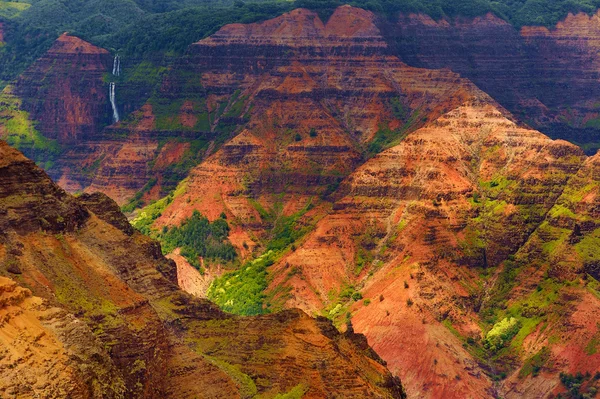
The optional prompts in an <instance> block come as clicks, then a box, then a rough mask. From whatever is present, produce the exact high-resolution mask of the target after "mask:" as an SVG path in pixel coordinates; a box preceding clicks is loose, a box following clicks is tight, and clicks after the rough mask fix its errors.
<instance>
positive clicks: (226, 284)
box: [208, 251, 277, 316]
mask: <svg viewBox="0 0 600 399" xmlns="http://www.w3.org/2000/svg"><path fill="white" fill-rule="evenodd" d="M276 256H277V254H276V253H275V252H274V251H267V252H266V253H265V254H263V255H262V256H260V257H258V258H256V259H255V260H253V261H250V262H247V263H245V264H243V265H242V266H241V267H240V268H239V269H238V270H236V271H233V272H230V273H226V274H224V275H223V276H221V277H219V278H218V279H216V280H215V281H213V283H212V284H211V286H210V288H209V289H208V298H209V299H210V300H211V301H213V302H215V303H216V304H217V305H219V306H220V307H221V309H223V310H224V311H226V312H230V313H234V314H239V315H246V316H250V315H258V314H262V313H265V312H268V307H267V306H266V303H265V299H266V295H265V293H264V291H265V289H266V288H267V285H268V284H267V268H268V267H269V266H271V265H272V264H274V263H275V259H276Z"/></svg>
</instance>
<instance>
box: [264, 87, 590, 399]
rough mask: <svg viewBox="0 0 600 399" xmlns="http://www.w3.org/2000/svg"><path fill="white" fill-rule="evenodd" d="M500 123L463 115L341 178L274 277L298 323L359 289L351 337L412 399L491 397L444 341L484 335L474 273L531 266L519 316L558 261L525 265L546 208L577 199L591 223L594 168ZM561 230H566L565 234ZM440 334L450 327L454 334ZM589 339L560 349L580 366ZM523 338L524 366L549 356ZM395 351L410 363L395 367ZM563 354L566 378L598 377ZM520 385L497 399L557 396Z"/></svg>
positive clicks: (475, 106)
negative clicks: (331, 199) (327, 207)
mask: <svg viewBox="0 0 600 399" xmlns="http://www.w3.org/2000/svg"><path fill="white" fill-rule="evenodd" d="M510 118H511V117H510V116H509V115H508V114H507V113H506V112H505V111H503V110H501V109H500V108H498V106H497V105H496V104H495V103H493V102H490V101H488V100H485V99H483V100H475V101H468V102H466V103H464V104H463V105H462V106H460V107H458V108H456V109H455V110H453V111H451V112H449V113H447V114H445V115H443V116H442V117H440V118H439V119H437V120H435V121H433V122H431V123H430V124H428V125H427V126H426V127H424V128H422V129H419V130H417V131H415V132H413V133H411V134H409V135H408V137H407V138H406V139H405V140H404V141H403V142H402V143H401V144H400V145H398V146H396V147H393V148H391V149H389V150H387V151H385V152H383V153H381V154H379V155H377V156H376V157H374V158H373V159H371V160H370V161H368V162H367V163H366V164H364V165H363V166H361V167H359V168H358V169H357V170H356V171H355V172H354V173H352V174H351V175H350V176H349V177H348V178H347V179H346V180H345V181H344V182H343V183H342V185H341V187H340V194H343V198H341V199H340V200H338V201H337V202H336V203H335V204H334V207H333V212H331V213H330V214H328V215H327V216H326V217H325V218H323V219H322V220H321V221H320V222H319V223H318V224H317V226H316V228H315V231H314V232H313V233H312V234H310V235H309V236H308V237H307V238H306V239H305V241H304V243H303V245H302V246H301V247H299V248H298V249H297V250H296V251H294V252H292V253H290V254H289V255H288V256H286V257H284V258H283V259H282V260H281V261H280V262H279V263H278V264H277V265H275V266H274V267H273V268H272V270H271V272H272V273H273V279H272V281H271V289H272V290H276V291H277V292H286V290H282V289H281V287H282V286H283V287H289V288H290V290H289V294H287V295H286V296H284V297H283V298H282V299H284V300H285V301H286V306H290V307H300V308H302V309H305V310H307V311H309V312H320V311H321V309H324V308H326V309H332V308H333V306H335V304H336V303H344V301H343V300H342V301H341V302H338V301H340V299H338V298H337V297H336V293H340V292H341V291H342V289H343V288H344V287H347V286H354V287H360V288H361V290H360V291H361V293H362V296H363V297H364V298H368V299H369V300H370V301H371V303H370V304H368V305H365V304H363V303H362V302H356V303H354V304H353V305H352V304H351V303H350V305H348V306H350V307H349V310H350V311H351V312H352V314H353V315H352V322H353V325H354V328H355V330H356V331H360V332H362V333H364V334H365V335H366V336H367V338H368V339H369V342H370V343H371V345H373V347H374V349H375V350H376V351H377V352H378V353H379V354H380V355H381V356H382V357H383V358H384V359H385V360H386V361H387V362H388V365H389V366H390V368H391V370H392V371H394V372H398V373H399V375H400V376H401V377H402V378H403V381H404V382H405V384H406V386H407V392H408V393H409V395H411V394H412V395H414V396H419V397H432V398H435V397H457V398H458V397H466V396H477V397H487V396H490V395H493V393H492V392H493V388H492V383H491V381H490V380H488V377H487V375H486V374H487V373H486V371H485V370H484V369H483V368H482V367H484V365H483V363H482V362H481V360H477V359H476V358H474V357H473V356H472V355H471V354H470V353H469V352H467V351H465V350H464V348H463V342H462V341H460V340H458V339H457V338H456V336H455V335H456V334H460V335H461V336H462V337H471V338H472V339H475V340H476V339H479V337H480V336H481V335H482V334H484V331H481V329H480V327H479V325H480V324H481V320H480V317H481V312H480V310H481V309H482V307H483V308H485V307H486V306H488V301H490V302H491V300H486V299H485V297H482V295H490V294H489V293H490V292H493V286H492V287H486V284H488V282H486V280H485V279H483V278H482V277H481V276H480V275H478V272H477V270H484V269H487V268H495V267H497V266H501V265H503V264H504V263H503V262H505V260H506V259H509V258H511V257H513V255H512V254H517V255H516V259H517V261H518V262H523V265H530V264H531V263H530V262H532V259H536V262H537V263H535V265H536V266H526V267H528V271H526V272H523V274H522V275H519V277H517V278H516V281H517V284H516V286H515V290H514V291H513V292H512V293H511V295H510V298H511V299H509V306H511V305H510V304H514V303H521V302H519V301H523V300H524V299H523V298H528V297H530V295H532V292H534V291H535V290H534V289H535V287H536V286H537V285H538V284H542V282H543V281H544V280H543V272H544V271H547V270H548V267H551V269H550V270H551V271H550V273H552V267H554V266H551V265H553V264H554V262H556V261H557V258H556V257H554V258H553V256H557V255H552V256H549V257H548V258H545V257H544V256H542V255H540V253H539V252H535V251H540V249H539V248H540V247H539V246H540V245H541V244H540V240H545V241H546V242H547V240H548V238H544V237H543V238H542V239H537V241H536V237H538V235H540V234H543V231H544V225H545V223H547V222H544V219H545V218H546V217H547V216H546V215H547V214H548V212H549V214H550V215H553V213H554V212H558V211H557V210H555V209H556V207H557V205H556V204H561V203H562V202H564V201H566V199H565V195H566V194H565V191H564V190H565V187H571V185H576V186H577V187H585V190H586V192H585V195H583V194H581V198H582V202H579V203H575V204H571V205H569V206H570V207H572V209H574V210H575V209H578V212H579V213H578V215H579V217H582V218H583V219H584V220H590V219H593V218H597V215H596V216H594V215H589V216H585V215H586V210H585V206H586V205H584V204H589V205H587V206H591V209H593V211H592V212H597V207H598V202H597V199H596V198H597V197H596V190H597V186H595V185H594V184H595V183H593V181H594V179H595V178H592V177H591V176H590V175H589V173H590V171H589V168H590V167H592V165H595V164H596V162H595V159H596V158H597V157H595V158H591V159H589V160H587V161H585V156H584V155H583V153H582V151H581V150H580V149H579V148H578V147H576V146H574V145H572V144H569V143H567V142H564V141H552V140H550V139H549V138H547V137H546V136H544V135H542V134H541V133H539V132H536V131H534V130H531V129H528V128H525V127H520V126H518V125H517V124H515V123H514V122H513V121H512V120H511V119H510ZM584 161H585V162H584ZM578 180H579V181H581V182H580V183H577V181H578ZM583 182H585V183H583ZM590 184H592V186H590ZM498 187H500V188H498ZM567 190H575V189H571V188H567ZM567 192H568V191H567ZM578 195H579V194H578ZM577 198H579V196H578V197H577ZM586 199H587V200H586ZM589 201H592V202H589ZM594 201H595V202H594ZM592 204H593V205H592ZM559 206H562V205H559ZM579 207H582V208H579ZM587 212H589V211H587ZM524 215H527V216H526V217H524ZM550 223H556V222H552V221H551V222H550ZM570 223H571V229H573V228H574V227H573V225H574V224H575V223H576V222H575V221H571V222H570ZM589 223H591V222H588V227H587V233H581V234H582V237H581V238H580V239H581V240H582V242H585V240H586V239H590V238H589V237H588V235H589V234H595V233H593V232H594V229H595V228H597V225H594V224H593V223H591V225H590V224H589ZM594 226H596V227H594ZM574 229H575V231H580V229H579V230H577V229H578V228H574ZM540 230H541V231H540ZM532 234H533V235H532ZM546 234H547V233H546ZM532 237H533V238H532ZM584 237H588V238H584ZM576 246H577V245H576ZM563 251H564V249H562V250H561V251H560V253H562V252H563ZM570 251H571V253H570V254H569V253H568V252H567V253H566V254H565V255H563V258H564V259H565V261H567V260H568V261H570V264H569V265H564V266H563V268H561V269H560V270H562V273H567V272H568V271H569V270H570V271H571V273H572V272H573V271H576V270H578V269H579V268H581V267H582V265H584V264H585V262H586V260H585V255H577V250H573V249H571V250H570ZM581 251H582V250H581V249H579V252H581ZM525 253H529V255H525ZM582 256H584V257H583V258H582ZM588 256H589V255H588ZM511 259H512V258H511ZM526 259H527V260H526ZM551 259H552V260H551ZM590 267H591V266H590ZM290 270H295V272H294V273H290V272H289V271H290ZM594 270H595V269H594ZM558 272H559V271H555V273H558ZM478 287H479V288H478ZM567 291H569V292H570V291H573V292H572V293H571V294H568V293H567V292H565V293H564V294H562V295H565V297H569V298H571V299H570V301H571V304H570V305H569V308H571V306H578V307H582V309H586V310H585V312H587V313H586V314H595V312H597V308H598V306H600V303H599V302H598V300H597V298H596V299H592V298H591V297H589V296H588V295H586V294H585V290H583V291H582V290H581V289H573V290H567ZM486 293H487V294H486ZM569 295H574V296H569ZM332 298H334V299H333V301H332ZM510 301H512V302H510ZM576 304H577V305H576ZM332 312H335V309H333V310H332ZM549 312H550V313H549V314H551V312H558V313H557V314H556V315H555V316H554V317H550V316H549V322H548V323H549V325H552V326H553V328H556V329H559V330H562V329H564V328H566V327H565V326H566V325H569V323H581V321H579V322H575V321H574V320H575V319H576V318H579V317H581V314H579V315H577V312H576V313H574V314H573V316H571V317H572V318H569V319H567V320H565V319H563V315H564V314H563V313H562V310H550V311H549ZM582 312H583V311H582ZM529 317H530V316H529ZM441 321H444V322H446V323H447V322H448V321H450V323H451V324H452V325H453V326H454V327H453V328H454V329H455V330H454V331H457V332H456V333H455V334H453V333H452V332H451V330H448V329H447V328H446V327H445V325H443V324H442V323H440V322H441ZM595 329H596V328H595V327H594V326H590V328H589V329H588V328H587V327H583V326H582V328H581V330H578V331H579V332H578V333H575V334H574V335H573V336H572V337H571V338H570V339H569V338H566V337H565V340H566V341H567V342H571V344H570V345H573V346H571V348H573V347H575V346H578V348H579V349H578V351H580V352H581V351H583V349H582V348H583V347H584V346H585V345H583V342H584V341H586V340H588V341H587V342H589V339H590V337H591V336H592V335H593V334H594V331H595ZM534 337H535V338H533V337H532V338H531V339H532V340H535V342H537V344H531V345H530V346H529V347H528V348H527V349H526V350H525V352H524V353H523V354H522V356H523V357H522V358H521V361H525V359H526V358H527V357H529V356H533V355H535V354H536V353H537V352H538V351H540V350H541V348H542V347H543V346H544V345H548V340H549V339H550V334H549V333H546V334H541V335H539V336H537V337H536V336H535V335H534ZM575 342H579V343H578V344H577V343H575ZM567 345H569V344H567ZM406 348H411V350H409V351H408V353H402V354H401V353H400V351H403V350H405V349H406ZM561 348H562V345H561V344H559V345H557V346H555V347H553V349H552V356H555V357H553V359H556V361H557V362H561V364H562V367H565V368H566V369H567V370H569V372H575V371H582V372H585V370H587V369H588V368H589V367H590V363H588V362H592V363H591V364H594V365H595V364H596V357H589V356H588V357H584V356H580V357H578V356H569V357H564V356H563V355H562V352H561V350H562V349H561ZM594 367H595V366H594ZM518 374H519V373H518V372H515V374H514V376H513V377H511V378H510V379H509V380H508V381H507V382H506V383H505V385H503V386H502V387H500V388H498V387H496V388H494V389H500V390H499V392H503V396H504V395H506V396H508V397H518V395H523V394H526V395H534V396H535V395H541V396H545V395H548V394H549V393H550V392H551V391H553V390H555V389H557V387H558V386H559V382H558V378H557V373H556V371H554V373H552V371H549V373H548V374H547V375H545V377H544V379H543V380H542V379H535V378H534V379H525V380H524V379H523V377H517V375H518ZM457 381H458V382H457Z"/></svg>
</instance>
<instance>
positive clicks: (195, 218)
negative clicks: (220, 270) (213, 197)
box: [161, 211, 237, 270]
mask: <svg viewBox="0 0 600 399" xmlns="http://www.w3.org/2000/svg"><path fill="white" fill-rule="evenodd" d="M228 235H229V225H228V224H227V221H226V220H225V219H223V218H219V219H217V220H215V221H214V222H210V221H209V220H208V219H207V218H206V217H205V216H202V215H201V214H200V212H198V211H194V213H193V214H192V216H191V217H190V218H188V219H186V220H184V221H183V223H182V224H181V226H179V227H173V228H171V229H169V230H167V231H166V232H164V233H163V234H162V236H161V243H162V249H163V253H165V254H168V253H171V252H173V251H174V250H175V249H176V248H181V255H183V256H184V257H185V258H186V259H187V260H188V261H189V262H190V263H191V264H192V265H193V266H194V267H196V268H197V269H199V270H202V267H201V265H200V260H199V258H200V257H202V258H206V259H210V260H221V261H225V262H231V261H233V260H234V259H235V258H236V256H237V255H236V252H235V248H234V247H233V245H231V243H230V242H229V240H228V238H227V237H228Z"/></svg>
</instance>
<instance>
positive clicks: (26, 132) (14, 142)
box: [0, 86, 61, 169]
mask: <svg viewBox="0 0 600 399" xmlns="http://www.w3.org/2000/svg"><path fill="white" fill-rule="evenodd" d="M11 91H12V87H11V86H7V87H5V88H4V90H3V91H2V93H0V138H1V139H3V140H6V142H8V144H10V145H11V146H13V147H15V148H17V149H18V150H20V151H22V152H23V153H24V154H25V155H26V156H27V157H29V158H31V159H33V160H34V161H36V162H37V163H38V164H39V165H40V166H41V167H42V168H45V169H49V168H51V167H52V165H53V164H54V161H55V160H56V157H57V156H58V155H59V154H60V152H61V148H60V146H59V145H58V143H57V142H56V141H55V140H51V139H48V138H46V137H44V136H42V134H41V133H39V132H38V131H37V129H36V128H35V125H34V124H33V122H32V121H31V119H30V118H29V114H28V113H27V112H25V111H22V110H21V109H20V106H21V101H20V100H19V99H18V98H16V97H15V96H13V95H12V93H11Z"/></svg>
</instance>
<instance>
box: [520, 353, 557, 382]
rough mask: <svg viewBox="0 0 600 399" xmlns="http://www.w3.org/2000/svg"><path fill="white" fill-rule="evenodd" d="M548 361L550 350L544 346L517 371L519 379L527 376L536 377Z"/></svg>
mask: <svg viewBox="0 0 600 399" xmlns="http://www.w3.org/2000/svg"><path fill="white" fill-rule="evenodd" d="M548 359H550V349H549V348H548V347H546V346H544V347H543V348H542V349H541V350H540V351H539V352H538V353H536V354H535V355H533V356H532V357H530V358H529V359H527V360H526V361H525V364H524V365H523V367H522V368H521V370H520V371H519V377H520V378H525V377H527V376H528V375H533V376H534V377H536V376H537V375H538V374H539V372H540V371H541V370H542V367H544V365H545V364H546V362H547V361H548Z"/></svg>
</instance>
